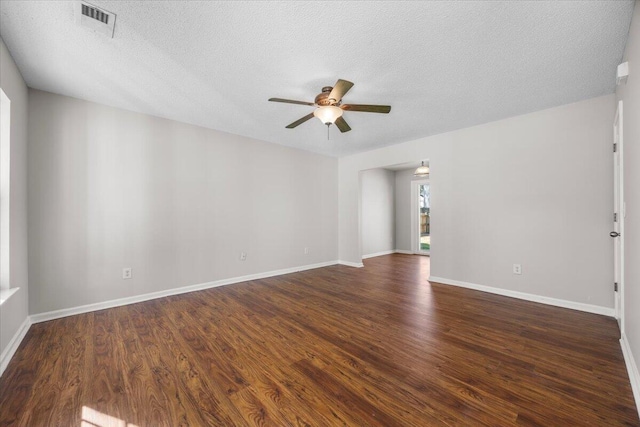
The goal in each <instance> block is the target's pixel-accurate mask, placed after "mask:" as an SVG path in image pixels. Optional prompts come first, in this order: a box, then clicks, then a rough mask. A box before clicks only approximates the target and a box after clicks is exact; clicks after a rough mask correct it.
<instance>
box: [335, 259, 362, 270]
mask: <svg viewBox="0 0 640 427" xmlns="http://www.w3.org/2000/svg"><path fill="white" fill-rule="evenodd" d="M338 264H340V265H346V266H348V267H356V268H362V267H364V264H363V263H361V262H351V261H338Z"/></svg>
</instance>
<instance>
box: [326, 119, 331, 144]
mask: <svg viewBox="0 0 640 427" xmlns="http://www.w3.org/2000/svg"><path fill="white" fill-rule="evenodd" d="M329 126H331V123H327V141H329Z"/></svg>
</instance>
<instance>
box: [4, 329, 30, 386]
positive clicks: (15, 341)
mask: <svg viewBox="0 0 640 427" xmlns="http://www.w3.org/2000/svg"><path fill="white" fill-rule="evenodd" d="M29 327H31V319H30V317H29V316H27V317H26V319H24V322H22V325H20V327H19V328H18V331H17V332H16V333H15V335H14V336H13V338H11V341H9V344H8V345H7V348H5V349H4V351H3V352H2V354H0V377H1V376H2V374H3V373H4V370H5V369H7V366H8V365H9V361H10V360H11V358H12V357H13V355H14V354H15V353H16V350H17V349H18V347H19V346H20V343H21V342H22V340H23V339H24V337H25V335H27V331H29Z"/></svg>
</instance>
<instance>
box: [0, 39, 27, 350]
mask: <svg viewBox="0 0 640 427" xmlns="http://www.w3.org/2000/svg"><path fill="white" fill-rule="evenodd" d="M0 87H2V90H4V92H5V93H6V94H7V97H8V98H9V99H10V100H11V148H10V149H11V159H10V163H11V165H10V168H11V177H10V186H11V188H10V200H9V206H10V207H9V209H10V211H9V227H10V229H9V248H10V249H9V253H10V260H9V262H10V265H9V271H10V277H9V280H10V286H11V287H12V288H15V287H19V288H20V290H19V291H17V292H16V293H15V294H13V295H12V296H11V298H9V300H8V301H5V303H4V304H2V305H1V306H0V354H2V353H3V352H4V351H5V350H6V349H7V346H8V344H9V342H10V341H11V339H12V338H13V337H14V335H15V334H16V332H17V331H18V329H19V327H20V325H21V324H22V323H23V322H24V321H25V319H26V318H27V316H28V313H29V308H28V282H29V280H28V269H27V100H28V91H27V86H26V85H25V83H24V80H23V79H22V76H21V75H20V71H18V68H17V67H16V64H15V63H14V62H13V59H12V58H11V55H10V54H9V51H8V50H7V47H6V46H5V44H4V41H2V40H1V39H0Z"/></svg>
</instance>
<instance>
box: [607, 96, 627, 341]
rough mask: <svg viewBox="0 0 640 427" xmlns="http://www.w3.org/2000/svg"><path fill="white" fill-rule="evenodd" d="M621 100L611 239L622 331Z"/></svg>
mask: <svg viewBox="0 0 640 427" xmlns="http://www.w3.org/2000/svg"><path fill="white" fill-rule="evenodd" d="M622 129H623V127H622V101H619V102H618V110H617V111H616V117H615V119H614V121H613V144H614V145H613V231H611V233H610V236H611V237H612V238H613V239H614V240H613V242H614V243H613V260H614V264H613V265H614V267H613V268H614V272H613V280H614V284H615V285H614V298H615V311H616V319H618V324H619V325H620V332H621V333H624V182H623V166H624V163H623V161H622V159H623V146H622Z"/></svg>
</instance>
